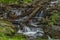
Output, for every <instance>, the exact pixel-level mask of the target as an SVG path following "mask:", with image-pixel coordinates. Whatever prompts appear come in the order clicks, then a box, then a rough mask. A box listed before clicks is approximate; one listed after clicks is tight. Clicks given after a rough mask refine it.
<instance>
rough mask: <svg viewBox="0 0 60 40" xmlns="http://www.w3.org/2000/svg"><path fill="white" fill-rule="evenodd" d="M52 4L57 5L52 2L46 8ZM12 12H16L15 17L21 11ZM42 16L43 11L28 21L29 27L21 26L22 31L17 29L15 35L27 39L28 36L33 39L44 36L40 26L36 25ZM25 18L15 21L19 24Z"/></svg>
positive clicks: (49, 38)
mask: <svg viewBox="0 0 60 40" xmlns="http://www.w3.org/2000/svg"><path fill="white" fill-rule="evenodd" d="M54 3H58V1H53V2H52V1H51V2H50V4H49V5H48V6H53V5H54ZM46 9H47V10H49V7H46ZM12 11H13V12H16V14H17V16H18V15H20V14H21V10H19V11H18V9H17V10H12ZM43 15H44V11H43V10H42V11H39V12H38V13H37V14H36V16H35V17H34V18H33V19H32V20H29V24H30V26H27V25H23V29H22V30H21V29H19V30H18V31H17V33H22V34H24V35H26V36H29V37H30V36H33V37H37V36H44V31H43V29H42V28H41V25H37V23H38V20H41V18H43ZM27 17H28V16H25V17H23V18H19V19H16V20H15V21H18V22H19V23H21V21H24V20H25V19H26V18H27ZM32 26H33V27H32ZM38 26H39V27H38ZM47 37H48V40H51V37H50V36H47ZM30 39H31V38H30Z"/></svg>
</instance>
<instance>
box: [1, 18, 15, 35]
mask: <svg viewBox="0 0 60 40" xmlns="http://www.w3.org/2000/svg"><path fill="white" fill-rule="evenodd" d="M0 32H2V33H4V34H9V35H11V34H12V33H15V32H16V27H15V26H14V25H13V24H12V23H11V22H10V21H8V20H4V19H0Z"/></svg>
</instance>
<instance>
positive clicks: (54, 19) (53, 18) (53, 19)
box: [48, 11, 60, 26]
mask: <svg viewBox="0 0 60 40" xmlns="http://www.w3.org/2000/svg"><path fill="white" fill-rule="evenodd" d="M59 17H60V16H59V14H58V12H57V11H53V12H52V16H51V17H50V18H51V19H50V21H49V22H48V24H49V25H51V26H53V25H54V24H55V23H57V20H58V19H59Z"/></svg>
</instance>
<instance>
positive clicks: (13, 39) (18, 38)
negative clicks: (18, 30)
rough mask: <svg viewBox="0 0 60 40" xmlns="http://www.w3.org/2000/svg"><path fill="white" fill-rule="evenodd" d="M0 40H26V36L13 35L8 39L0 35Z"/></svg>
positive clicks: (2, 34)
mask: <svg viewBox="0 0 60 40" xmlns="http://www.w3.org/2000/svg"><path fill="white" fill-rule="evenodd" d="M0 40H28V39H27V37H26V36H24V35H22V34H20V35H15V36H13V37H9V36H7V35H5V34H4V33H0Z"/></svg>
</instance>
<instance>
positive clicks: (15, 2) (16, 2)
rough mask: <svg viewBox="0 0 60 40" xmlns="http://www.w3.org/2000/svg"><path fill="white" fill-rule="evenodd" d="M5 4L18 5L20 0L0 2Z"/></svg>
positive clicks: (2, 0)
mask: <svg viewBox="0 0 60 40" xmlns="http://www.w3.org/2000/svg"><path fill="white" fill-rule="evenodd" d="M0 2H1V3H3V4H18V0H0Z"/></svg>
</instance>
